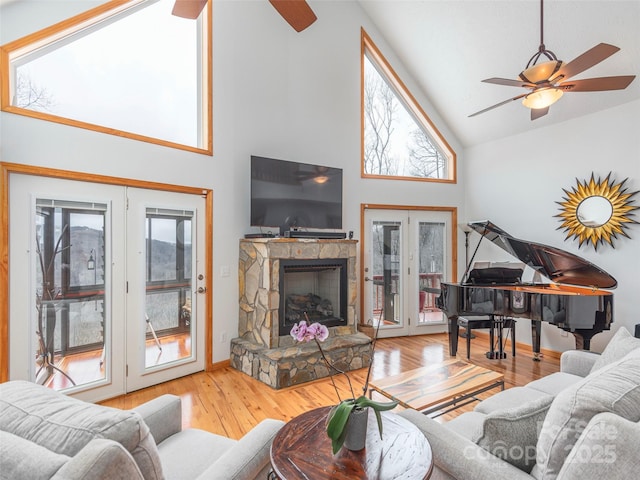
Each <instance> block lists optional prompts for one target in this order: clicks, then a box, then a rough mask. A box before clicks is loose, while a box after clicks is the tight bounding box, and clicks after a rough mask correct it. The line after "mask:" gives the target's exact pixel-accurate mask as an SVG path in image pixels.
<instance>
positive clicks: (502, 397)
mask: <svg viewBox="0 0 640 480" xmlns="http://www.w3.org/2000/svg"><path fill="white" fill-rule="evenodd" d="M400 414H401V415H402V416H404V417H405V418H408V419H409V420H410V421H412V422H413V423H415V424H416V425H417V426H418V427H419V428H420V429H421V430H422V431H423V432H424V434H425V436H426V437H427V438H428V440H429V442H430V444H431V448H432V450H433V456H434V463H435V469H434V473H433V475H432V477H431V479H432V480H439V479H458V480H471V479H473V480H500V479H504V480H518V479H522V480H525V479H526V480H531V479H532V478H533V479H536V480H555V479H557V480H590V479H594V480H596V479H597V480H604V479H606V480H618V479H620V480H622V479H625V480H626V479H630V478H637V476H638V472H640V449H639V448H638V445H640V423H639V422H640V339H636V338H634V337H632V336H631V334H630V333H629V332H628V331H627V330H626V329H624V328H623V327H622V328H620V329H619V330H618V331H617V332H616V334H615V335H614V337H613V338H612V340H611V341H610V343H609V344H608V345H607V347H606V348H605V350H604V352H603V353H602V355H599V354H595V353H591V352H586V351H583V350H580V351H578V350H573V351H568V352H564V353H563V354H562V356H561V363H560V372H557V373H554V374H551V375H548V376H546V377H543V378H541V379H539V380H535V381H533V382H531V383H529V384H527V385H526V386H524V387H514V388H510V389H507V390H504V391H502V392H499V393H497V394H495V395H493V396H492V397H489V398H488V399H486V400H484V401H482V402H480V403H478V404H477V406H476V407H475V409H474V411H472V412H466V413H463V414H461V415H459V416H458V417H456V418H454V419H453V420H451V421H449V422H446V423H444V424H441V423H438V422H437V421H435V420H433V419H431V418H429V417H427V416H425V415H422V414H421V413H419V412H417V411H415V410H406V411H403V412H401V413H400Z"/></svg>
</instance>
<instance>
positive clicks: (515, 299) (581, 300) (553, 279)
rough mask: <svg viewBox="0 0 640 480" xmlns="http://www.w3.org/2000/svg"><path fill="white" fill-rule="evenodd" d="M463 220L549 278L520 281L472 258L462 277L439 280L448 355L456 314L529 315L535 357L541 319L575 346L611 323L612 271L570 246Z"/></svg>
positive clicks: (452, 346) (583, 344) (453, 344)
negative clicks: (480, 268)
mask: <svg viewBox="0 0 640 480" xmlns="http://www.w3.org/2000/svg"><path fill="white" fill-rule="evenodd" d="M468 225H469V226H470V227H471V228H472V229H474V230H475V231H476V232H478V233H479V234H480V235H481V236H482V237H481V239H480V240H481V241H482V239H483V238H488V239H489V240H491V241H492V242H493V243H494V244H496V245H498V246H500V247H501V248H502V249H504V250H505V251H507V252H508V253H510V254H511V255H513V256H515V257H516V258H517V259H519V260H520V262H522V263H523V264H524V265H526V266H528V267H531V268H532V269H534V271H535V272H536V273H537V274H539V275H536V276H540V275H541V276H544V277H546V278H547V279H548V280H549V283H533V282H532V283H523V282H522V281H521V280H520V279H519V276H518V275H513V274H512V272H505V271H502V270H494V271H488V272H473V271H472V272H469V267H470V265H471V264H472V262H473V258H472V259H471V261H470V262H469V264H468V265H467V268H466V271H465V274H464V276H463V278H462V282H461V283H460V284H454V283H442V284H441V292H440V297H439V298H438V299H437V301H436V304H437V306H438V307H439V308H440V309H441V310H443V311H444V312H445V314H446V315H447V318H448V321H449V328H448V332H449V353H450V354H451V356H455V355H456V352H457V348H458V330H459V329H458V321H457V320H458V317H459V316H499V317H520V318H528V319H530V320H531V335H532V339H531V340H532V342H531V344H532V348H533V352H534V359H537V358H538V357H539V354H540V334H541V330H542V322H547V323H550V324H553V325H555V326H556V327H558V328H560V329H562V330H566V331H568V332H571V333H572V334H573V335H574V336H575V338H576V348H584V349H586V350H588V349H589V348H590V342H591V338H592V337H593V336H594V335H596V334H598V333H600V332H602V331H603V330H609V329H610V326H611V323H612V322H613V294H612V293H611V292H609V291H607V290H605V289H611V288H615V287H616V286H617V281H616V280H615V279H614V278H613V277H612V276H611V275H609V274H608V273H606V272H604V271H603V270H601V269H600V268H599V267H597V266H595V265H593V264H591V263H589V262H588V261H586V260H584V259H583V258H581V257H578V256H576V255H573V254H571V253H569V252H565V251H563V250H560V249H558V248H555V247H550V246H546V245H542V244H537V243H533V242H528V241H525V240H519V239H517V238H514V237H512V236H511V235H509V234H508V233H506V232H505V231H504V230H502V229H500V228H499V227H497V226H496V225H494V224H493V223H491V222H489V221H484V222H471V223H469V224H468ZM476 252H477V249H476ZM474 256H475V254H474ZM468 274H469V275H468ZM467 277H468V278H467ZM468 280H469V281H468Z"/></svg>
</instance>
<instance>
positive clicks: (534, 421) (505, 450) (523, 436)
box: [472, 396, 553, 473]
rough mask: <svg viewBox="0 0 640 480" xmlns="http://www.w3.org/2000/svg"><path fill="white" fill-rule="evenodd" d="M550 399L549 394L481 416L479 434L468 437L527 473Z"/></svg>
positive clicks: (533, 457) (551, 398) (531, 465)
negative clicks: (478, 435)
mask: <svg viewBox="0 0 640 480" xmlns="http://www.w3.org/2000/svg"><path fill="white" fill-rule="evenodd" d="M552 401H553V397H552V396H544V397H539V398H536V399H535V400H532V401H530V402H525V403H523V404H522V405H520V406H517V407H513V408H507V409H504V410H495V411H493V412H491V413H490V414H488V415H487V416H486V417H485V419H484V422H483V424H482V432H481V435H480V437H479V438H472V440H473V441H474V442H476V443H477V444H478V445H480V446H481V447H482V448H484V449H485V450H487V451H488V452H491V453H492V454H494V455H495V456H496V457H498V458H501V459H503V460H505V461H506V462H509V463H510V464H511V465H513V466H515V467H518V468H519V469H520V470H523V471H525V472H527V473H528V472H530V471H531V468H532V467H533V466H534V465H535V463H536V444H537V441H538V433H539V431H540V429H541V428H542V424H543V422H544V418H545V416H546V415H547V411H548V410H549V406H550V405H551V402H552Z"/></svg>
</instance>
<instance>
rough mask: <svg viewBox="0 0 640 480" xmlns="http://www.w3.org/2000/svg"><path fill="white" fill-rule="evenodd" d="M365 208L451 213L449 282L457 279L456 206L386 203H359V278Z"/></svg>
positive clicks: (363, 243) (362, 282)
mask: <svg viewBox="0 0 640 480" xmlns="http://www.w3.org/2000/svg"><path fill="white" fill-rule="evenodd" d="M366 210H398V211H407V210H408V211H423V212H449V213H450V214H451V282H452V283H455V282H457V281H458V207H437V206H423V205H387V204H377V203H361V204H360V278H361V279H364V277H365V275H364V273H365V272H364V254H365V251H366V245H365V241H364V239H365V224H364V214H365V211H366ZM364 289H365V286H364V281H361V282H360V320H362V319H363V318H364Z"/></svg>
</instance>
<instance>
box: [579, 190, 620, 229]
mask: <svg viewBox="0 0 640 480" xmlns="http://www.w3.org/2000/svg"><path fill="white" fill-rule="evenodd" d="M576 214H577V215H578V221H579V222H580V223H581V224H582V225H584V226H585V227H591V228H597V227H601V226H602V225H604V224H606V223H607V222H608V221H609V219H610V218H611V215H613V205H611V202H610V201H609V199H607V198H605V197H601V196H599V195H594V196H593V197H587V198H585V199H584V200H583V201H582V202H580V205H578V208H577V211H576Z"/></svg>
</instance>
